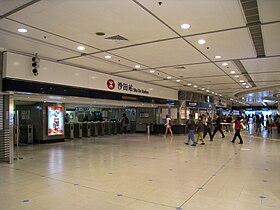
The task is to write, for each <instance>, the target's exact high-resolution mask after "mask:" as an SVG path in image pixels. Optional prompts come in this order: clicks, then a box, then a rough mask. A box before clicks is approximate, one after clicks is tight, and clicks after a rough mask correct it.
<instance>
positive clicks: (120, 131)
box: [116, 122, 122, 134]
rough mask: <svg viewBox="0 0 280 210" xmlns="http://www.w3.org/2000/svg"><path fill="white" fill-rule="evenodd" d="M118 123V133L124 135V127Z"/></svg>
mask: <svg viewBox="0 0 280 210" xmlns="http://www.w3.org/2000/svg"><path fill="white" fill-rule="evenodd" d="M116 123H117V133H118V134H122V125H121V122H116Z"/></svg>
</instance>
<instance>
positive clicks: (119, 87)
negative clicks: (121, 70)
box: [107, 79, 149, 94]
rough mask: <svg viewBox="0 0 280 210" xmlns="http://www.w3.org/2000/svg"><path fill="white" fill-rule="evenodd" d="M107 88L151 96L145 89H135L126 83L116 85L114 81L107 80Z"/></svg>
mask: <svg viewBox="0 0 280 210" xmlns="http://www.w3.org/2000/svg"><path fill="white" fill-rule="evenodd" d="M116 84H117V85H116ZM107 87H108V89H110V90H114V89H115V88H116V89H117V90H123V91H127V92H131V93H143V94H149V91H148V90H146V89H144V88H138V87H135V86H134V85H133V84H131V83H126V82H119V81H118V82H117V83H116V82H115V81H114V80H113V79H108V80H107Z"/></svg>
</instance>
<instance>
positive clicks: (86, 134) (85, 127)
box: [83, 122, 91, 137]
mask: <svg viewBox="0 0 280 210" xmlns="http://www.w3.org/2000/svg"><path fill="white" fill-rule="evenodd" d="M90 129H91V127H90V123H89V122H83V137H90Z"/></svg>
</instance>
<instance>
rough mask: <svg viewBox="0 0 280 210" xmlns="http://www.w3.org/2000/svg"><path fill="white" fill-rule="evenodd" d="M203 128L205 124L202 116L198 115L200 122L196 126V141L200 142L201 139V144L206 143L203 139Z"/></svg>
mask: <svg viewBox="0 0 280 210" xmlns="http://www.w3.org/2000/svg"><path fill="white" fill-rule="evenodd" d="M203 130H204V125H203V121H202V117H198V124H197V127H196V132H197V140H196V143H197V144H198V142H199V140H200V141H201V144H200V145H204V144H205V142H204V141H203V136H202V135H203Z"/></svg>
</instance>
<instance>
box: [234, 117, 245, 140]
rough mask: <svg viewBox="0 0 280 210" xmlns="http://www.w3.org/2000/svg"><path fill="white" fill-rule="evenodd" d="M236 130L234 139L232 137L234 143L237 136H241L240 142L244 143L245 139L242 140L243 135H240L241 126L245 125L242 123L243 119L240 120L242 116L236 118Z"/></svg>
mask: <svg viewBox="0 0 280 210" xmlns="http://www.w3.org/2000/svg"><path fill="white" fill-rule="evenodd" d="M234 124H235V125H234V130H235V133H234V137H233V139H232V141H231V142H232V143H234V141H235V139H236V137H238V138H239V144H243V140H242V137H241V135H240V130H241V128H242V127H243V126H242V125H241V121H240V117H237V118H236V120H235V121H234Z"/></svg>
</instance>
